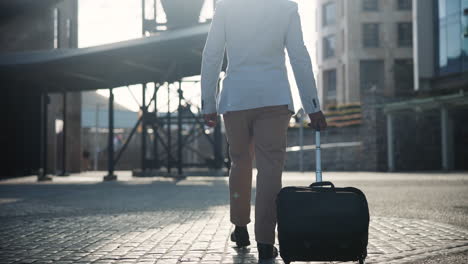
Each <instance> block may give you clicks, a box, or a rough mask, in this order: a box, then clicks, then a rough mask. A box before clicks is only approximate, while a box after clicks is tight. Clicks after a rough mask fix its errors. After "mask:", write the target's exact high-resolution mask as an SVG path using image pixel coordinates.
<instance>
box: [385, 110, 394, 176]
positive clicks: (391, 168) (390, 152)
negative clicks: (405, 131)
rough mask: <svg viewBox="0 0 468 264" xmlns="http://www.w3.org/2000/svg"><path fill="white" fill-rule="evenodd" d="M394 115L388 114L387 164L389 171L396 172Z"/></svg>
mask: <svg viewBox="0 0 468 264" xmlns="http://www.w3.org/2000/svg"><path fill="white" fill-rule="evenodd" d="M393 136H394V135H393V114H391V113H387V164H388V170H389V171H395V146H394V144H393Z"/></svg>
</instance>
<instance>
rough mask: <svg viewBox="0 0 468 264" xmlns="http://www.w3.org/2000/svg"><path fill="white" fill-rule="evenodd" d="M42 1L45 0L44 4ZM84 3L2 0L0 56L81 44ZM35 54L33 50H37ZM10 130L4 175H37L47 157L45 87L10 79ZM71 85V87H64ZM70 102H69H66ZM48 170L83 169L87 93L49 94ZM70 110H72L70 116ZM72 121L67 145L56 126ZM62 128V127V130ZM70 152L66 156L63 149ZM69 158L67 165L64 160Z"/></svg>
mask: <svg viewBox="0 0 468 264" xmlns="http://www.w3.org/2000/svg"><path fill="white" fill-rule="evenodd" d="M39 2H40V3H39ZM77 20H78V2H77V0H70V1H59V0H45V1H31V0H25V1H13V0H8V1H2V2H1V3H0V32H1V33H0V54H15V53H16V54H19V53H20V52H31V51H38V52H39V51H47V50H49V51H50V50H53V49H59V48H76V47H77V40H78V35H77V34H78V30H77V27H78V21H77ZM31 54H32V53H31ZM23 78H25V77H23ZM2 88H3V89H4V91H5V92H4V104H3V106H4V107H6V112H3V113H7V114H5V116H8V118H7V122H6V127H8V128H9V129H8V131H5V132H6V134H7V137H8V140H7V146H8V147H7V148H6V149H9V150H11V153H10V154H9V155H8V160H9V162H5V164H6V168H4V169H3V170H2V173H1V174H2V175H7V176H15V175H28V174H34V173H37V170H38V168H40V158H39V157H40V156H41V153H40V152H41V146H40V144H39V142H41V134H40V133H38V132H39V131H41V111H42V107H41V100H42V99H41V93H42V92H43V91H42V90H41V89H38V88H37V87H33V86H30V87H27V88H26V87H21V86H20V85H17V83H15V82H4V83H3V87H2ZM63 88H66V87H63ZM64 100H66V103H64ZM47 101H48V105H47V116H48V118H47V123H48V125H47V139H48V140H47V149H48V150H49V151H47V170H46V171H47V172H49V173H65V172H67V171H68V172H78V171H80V167H81V166H80V159H81V154H82V153H81V145H80V144H81V143H80V128H81V117H80V113H81V94H80V93H67V94H65V93H55V94H49V96H48V97H47ZM64 112H65V113H66V114H64ZM65 119H66V120H67V122H65V124H66V131H67V132H68V135H67V137H66V144H65V146H67V148H66V149H65V148H63V147H62V146H64V144H62V141H61V140H62V139H61V138H59V136H58V135H59V134H60V133H61V132H63V130H60V129H59V127H58V126H56V124H58V123H60V121H62V122H63V121H64V120H65ZM59 130H60V131H59ZM64 150H65V152H66V153H67V155H63V151H64ZM64 156H66V163H65V162H63V161H62V159H63V157H64Z"/></svg>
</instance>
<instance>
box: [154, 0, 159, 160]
mask: <svg viewBox="0 0 468 264" xmlns="http://www.w3.org/2000/svg"><path fill="white" fill-rule="evenodd" d="M155 8H156V1H155ZM155 12H156V11H155ZM155 17H156V16H155ZM158 90H159V85H157V84H155V85H154V94H153V101H154V115H155V120H156V122H157V121H158V104H157V98H156V96H157V94H158ZM158 128H159V126H158V125H157V124H156V126H153V155H154V159H153V167H154V168H156V169H159V168H160V165H159V156H158V151H159V150H158V139H157V138H158V137H159V133H158Z"/></svg>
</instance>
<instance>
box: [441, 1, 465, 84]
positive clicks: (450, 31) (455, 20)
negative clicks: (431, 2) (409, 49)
mask: <svg viewBox="0 0 468 264" xmlns="http://www.w3.org/2000/svg"><path fill="white" fill-rule="evenodd" d="M438 20H439V28H438V35H439V41H438V51H439V52H438V53H439V54H438V55H439V56H438V62H439V63H438V73H439V75H445V74H450V73H457V72H462V71H467V70H468V0H438Z"/></svg>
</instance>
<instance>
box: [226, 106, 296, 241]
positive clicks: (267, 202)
mask: <svg viewBox="0 0 468 264" xmlns="http://www.w3.org/2000/svg"><path fill="white" fill-rule="evenodd" d="M291 116H292V112H291V111H290V110H289V109H288V106H287V105H275V106H266V107H260V108H253V109H247V110H239V111H229V112H227V113H225V114H224V115H223V119H224V124H225V127H226V137H227V141H228V143H229V156H230V157H231V170H230V174H229V190H230V203H231V207H230V208H231V209H230V214H231V222H232V223H233V224H234V225H237V226H246V225H247V224H248V223H250V196H251V188H252V160H253V158H254V156H255V163H256V166H257V171H258V173H257V186H256V199H255V238H256V241H257V242H259V243H266V244H274V242H275V227H276V204H275V200H276V195H277V194H278V192H279V191H280V189H281V175H282V172H283V167H284V160H285V155H286V136H287V128H288V124H289V120H290V119H291Z"/></svg>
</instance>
